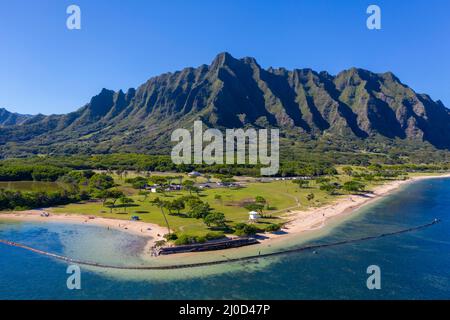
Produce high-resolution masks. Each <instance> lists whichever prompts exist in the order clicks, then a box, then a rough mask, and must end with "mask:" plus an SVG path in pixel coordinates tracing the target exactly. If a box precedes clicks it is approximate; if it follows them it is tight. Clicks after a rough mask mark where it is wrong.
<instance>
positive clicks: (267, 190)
mask: <svg viewBox="0 0 450 320" xmlns="http://www.w3.org/2000/svg"><path fill="white" fill-rule="evenodd" d="M132 176H133V175H128V177H132ZM350 179H351V178H350V177H348V176H345V175H339V176H336V177H334V178H332V181H339V182H340V183H343V182H345V181H347V180H350ZM115 180H116V182H117V183H118V185H119V186H118V188H119V189H121V190H122V191H124V192H125V193H126V194H128V195H129V196H130V197H131V198H132V199H133V200H134V204H133V205H132V206H131V207H128V208H126V209H125V208H122V207H118V208H115V209H113V210H112V212H111V209H110V208H108V207H103V205H102V203H101V202H97V201H92V202H91V201H89V202H85V203H77V204H69V205H66V206H61V207H57V208H53V209H52V212H54V213H74V214H75V213H76V214H85V215H97V216H102V217H107V218H116V219H125V220H129V219H131V217H132V216H134V215H138V216H139V217H140V218H141V220H142V221H146V222H151V223H156V224H158V225H161V226H165V222H164V217H163V215H162V214H161V211H160V209H159V208H158V207H156V206H154V205H152V204H151V203H150V201H151V200H152V199H154V198H155V197H159V198H160V199H163V200H172V199H175V198H177V197H181V196H183V195H188V194H189V193H188V192H187V191H174V192H167V193H166V195H163V194H161V193H157V194H155V193H151V194H150V195H149V196H148V197H147V199H145V200H144V196H141V195H138V191H137V190H135V189H133V188H132V187H131V186H130V185H127V184H126V183H125V182H124V178H122V179H120V178H119V177H117V176H115ZM249 180H251V179H249ZM377 183H378V184H379V183H381V182H376V183H371V184H370V185H368V188H371V187H373V186H374V185H375V184H377ZM310 193H313V194H314V199H313V200H310V201H308V200H307V195H308V194H310ZM217 195H220V199H216V196H217ZM256 196H262V197H264V198H265V199H266V200H267V203H268V206H269V208H270V210H265V211H264V214H265V216H266V218H263V219H260V220H259V221H258V224H259V225H258V226H259V227H261V228H262V229H264V227H265V226H267V225H269V224H271V223H280V222H283V221H284V220H283V218H282V217H281V215H282V214H283V213H285V212H286V211H287V210H288V209H291V210H298V209H307V208H310V207H319V206H323V205H325V204H328V203H330V202H332V201H334V200H335V199H336V198H337V197H339V196H335V195H333V196H332V195H329V194H327V193H326V192H325V191H322V190H320V189H319V186H318V185H317V184H316V183H315V182H314V181H311V182H310V186H309V187H308V188H299V187H298V186H297V185H295V184H293V183H292V181H288V180H285V181H283V180H279V181H271V182H248V183H246V184H245V187H243V188H236V189H234V188H216V189H206V190H204V191H202V192H201V193H200V197H201V199H202V200H203V201H206V202H208V203H209V204H210V205H211V206H212V207H213V208H214V210H215V211H218V212H222V213H224V214H225V217H226V219H227V223H228V224H230V225H234V224H236V223H239V222H248V210H246V209H245V208H244V207H243V206H244V205H245V203H246V202H249V201H252V200H254V199H255V197H256ZM168 220H169V224H170V227H171V229H173V230H175V231H176V232H182V233H187V234H189V235H204V234H206V233H207V232H210V231H211V230H210V229H208V228H207V227H206V225H205V224H204V223H203V221H202V220H197V219H194V218H188V217H185V216H178V215H168Z"/></svg>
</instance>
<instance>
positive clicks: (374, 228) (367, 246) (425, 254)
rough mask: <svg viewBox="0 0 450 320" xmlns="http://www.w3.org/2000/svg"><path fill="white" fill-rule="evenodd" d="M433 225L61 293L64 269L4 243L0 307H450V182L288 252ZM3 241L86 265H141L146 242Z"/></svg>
mask: <svg viewBox="0 0 450 320" xmlns="http://www.w3.org/2000/svg"><path fill="white" fill-rule="evenodd" d="M435 218H440V219H442V222H441V223H439V224H437V225H434V226H432V227H429V228H426V229H423V230H420V231H415V232H412V233H406V234H400V235H395V236H391V237H384V238H379V239H376V240H370V241H365V242H359V243H352V244H346V245H342V246H335V247H328V248H323V249H320V250H317V252H311V251H305V252H298V253H295V254H289V255H284V256H278V257H276V258H261V259H259V260H258V261H253V262H246V263H234V264H230V265H221V266H214V267H201V268H194V269H187V270H173V271H151V272H150V271H117V270H104V269H95V268H88V267H84V266H81V286H82V288H81V290H69V289H68V288H67V285H66V281H67V278H68V277H69V274H67V273H66V269H67V266H68V265H67V263H64V262H61V261H57V260H54V259H52V258H49V257H45V256H41V255H38V254H36V253H33V252H29V251H26V250H23V249H20V248H13V247H9V246H5V245H3V244H0V299H450V179H431V180H424V181H420V182H417V183H414V184H410V185H408V186H405V187H403V188H402V189H401V190H399V191H397V192H396V193H394V194H392V195H390V196H389V197H386V198H384V199H382V200H380V201H377V202H375V203H373V204H370V205H368V206H366V207H364V208H362V209H360V210H358V211H357V212H355V213H354V214H352V215H351V217H350V218H346V219H341V220H336V221H333V222H332V223H331V224H329V225H328V226H327V227H326V228H325V229H323V230H321V231H319V232H317V234H316V235H314V234H309V235H308V236H305V238H304V239H303V240H302V241H301V239H299V241H298V244H296V243H291V244H290V245H291V246H295V245H301V246H303V245H305V244H313V243H314V244H316V243H333V242H337V241H342V240H345V239H356V238H361V237H365V236H372V235H377V234H381V233H387V232H393V231H396V230H401V229H405V228H408V227H414V226H418V225H422V224H426V223H428V222H431V221H432V220H433V219H435ZM0 238H1V239H7V240H11V241H15V242H20V243H23V244H26V245H29V246H32V247H35V248H38V249H42V250H48V251H50V252H54V253H60V254H63V255H66V256H69V257H72V258H77V259H82V260H90V261H96V262H103V263H111V264H118V265H124V264H126V265H142V264H144V263H145V261H144V260H143V259H142V257H141V256H140V253H141V251H142V249H143V247H144V245H145V239H142V238H139V237H136V236H133V235H130V234H126V233H123V232H119V231H112V230H105V229H104V228H99V227H94V226H82V225H67V224H59V223H58V224H57V223H18V222H0ZM247 250H249V253H251V250H254V249H247ZM241 252H245V251H241ZM253 253H254V252H253ZM370 265H377V266H379V268H380V271H381V289H380V290H369V289H368V288H367V285H366V281H367V278H368V277H369V274H367V268H368V266H370Z"/></svg>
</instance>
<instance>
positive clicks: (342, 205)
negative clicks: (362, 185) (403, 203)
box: [261, 174, 450, 243]
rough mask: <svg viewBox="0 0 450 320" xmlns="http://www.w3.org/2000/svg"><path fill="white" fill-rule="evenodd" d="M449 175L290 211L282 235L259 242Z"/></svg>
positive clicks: (306, 228)
mask: <svg viewBox="0 0 450 320" xmlns="http://www.w3.org/2000/svg"><path fill="white" fill-rule="evenodd" d="M449 177H450V174H444V175H439V176H418V177H412V178H410V179H408V180H395V181H392V182H388V183H385V184H383V185H380V186H378V187H376V188H374V190H373V191H372V192H368V193H363V194H360V195H349V196H346V197H342V198H340V199H338V200H336V201H335V202H334V203H332V204H329V205H326V206H323V207H318V208H312V209H309V210H305V211H292V212H290V213H289V214H287V215H285V217H286V218H288V220H289V222H288V223H286V224H285V225H284V228H283V231H285V233H282V234H268V235H266V236H267V238H266V239H263V240H262V241H261V242H263V243H264V242H268V241H274V240H275V239H285V238H287V237H292V236H295V235H298V234H299V233H302V232H305V231H311V230H316V229H320V228H322V227H324V226H325V224H326V222H327V221H328V220H330V219H332V218H335V217H338V216H343V215H348V214H351V213H352V212H354V211H355V210H357V209H359V208H361V207H362V206H364V205H367V204H369V203H372V202H374V201H376V200H378V199H380V198H382V197H384V196H387V195H389V194H390V193H392V192H393V191H396V190H398V189H399V188H400V187H401V186H404V185H406V184H410V183H413V182H416V181H419V180H425V179H436V178H449Z"/></svg>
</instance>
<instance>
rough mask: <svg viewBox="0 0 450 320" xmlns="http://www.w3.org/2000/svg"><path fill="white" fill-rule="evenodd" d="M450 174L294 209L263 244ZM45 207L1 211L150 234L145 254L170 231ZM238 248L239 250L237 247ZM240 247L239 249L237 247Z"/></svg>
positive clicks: (30, 218)
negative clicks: (50, 210)
mask: <svg viewBox="0 0 450 320" xmlns="http://www.w3.org/2000/svg"><path fill="white" fill-rule="evenodd" d="M444 177H450V174H445V175H439V176H418V177H413V178H410V179H408V180H396V181H392V182H388V183H386V184H383V185H380V186H378V187H376V188H375V189H374V190H373V192H370V193H365V194H361V195H349V196H345V197H341V198H339V199H337V200H336V201H335V202H334V203H332V204H330V205H326V206H323V207H318V208H313V209H309V210H305V211H292V212H290V213H288V214H286V215H285V216H284V217H285V218H287V219H288V221H289V222H287V223H286V224H285V225H284V228H283V230H282V231H284V232H282V233H279V234H274V233H270V234H265V235H264V236H265V237H264V239H262V240H261V244H264V245H267V244H268V243H272V242H274V241H279V240H287V239H289V238H290V237H294V236H298V235H299V234H301V233H302V232H305V231H311V230H316V229H319V228H322V227H323V226H325V225H326V223H327V221H328V220H330V219H332V218H335V217H338V216H344V215H349V214H351V213H352V212H354V211H355V210H356V209H358V208H361V207H362V206H364V205H367V204H369V203H372V202H373V201H376V200H377V199H380V198H382V197H383V196H386V195H389V194H390V193H391V192H393V191H395V190H397V189H399V187H400V186H403V185H406V184H409V183H413V182H415V181H419V180H424V179H433V178H444ZM42 212H43V210H28V211H20V212H11V213H0V219H8V220H16V221H39V222H62V223H76V224H87V225H95V226H100V227H105V228H111V229H115V230H121V231H124V232H129V233H132V234H135V235H138V236H145V237H150V238H149V241H148V243H147V245H146V247H145V249H144V251H145V253H148V252H150V251H151V248H152V247H153V246H154V244H155V242H156V241H158V240H163V239H164V238H163V235H164V234H166V233H167V228H165V227H162V226H159V225H156V224H151V223H147V222H141V221H127V220H119V219H109V218H102V217H95V218H94V217H91V218H90V217H89V216H86V215H76V214H50V216H49V217H42V216H41V213H42ZM234 250H236V249H234ZM237 250H239V248H238V249H237Z"/></svg>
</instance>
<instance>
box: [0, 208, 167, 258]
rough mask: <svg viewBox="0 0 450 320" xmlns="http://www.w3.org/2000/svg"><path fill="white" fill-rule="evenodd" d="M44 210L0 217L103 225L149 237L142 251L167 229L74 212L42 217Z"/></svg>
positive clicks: (149, 249)
mask: <svg viewBox="0 0 450 320" xmlns="http://www.w3.org/2000/svg"><path fill="white" fill-rule="evenodd" d="M44 211H45V210H27V211H19V212H17V211H16V212H11V213H0V219H5V220H13V221H31V222H61V223H69V224H70V223H73V224H83V225H93V226H98V227H104V228H108V229H114V230H120V231H124V232H128V233H131V234H134V235H138V236H142V237H149V240H148V242H147V244H146V246H145V249H144V251H145V252H150V251H151V248H152V247H153V246H154V244H155V242H156V241H158V240H164V238H163V235H165V234H166V233H167V232H168V231H167V228H165V227H161V226H159V225H157V224H152V223H147V222H141V221H129V220H119V219H108V218H102V217H98V216H96V217H95V218H94V217H92V218H91V217H90V216H87V215H76V214H51V213H50V216H48V217H42V216H41V213H43V212H44Z"/></svg>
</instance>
